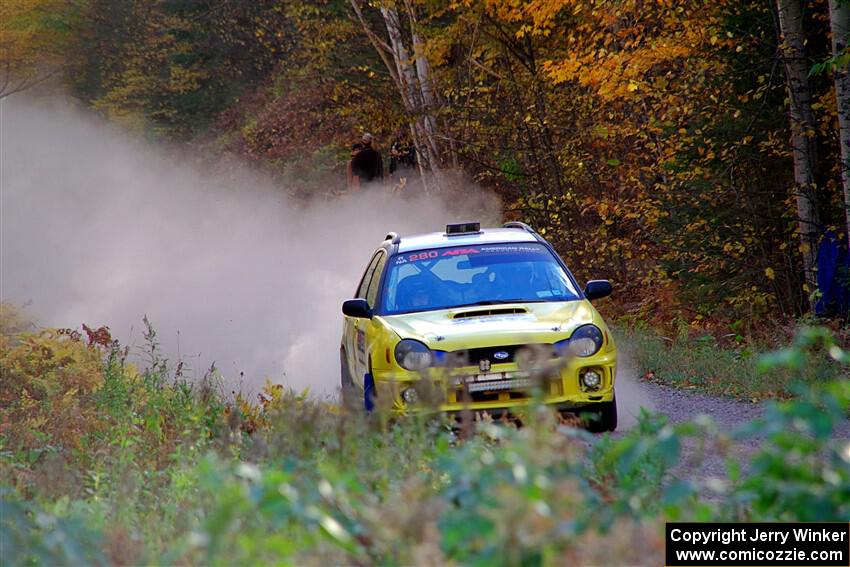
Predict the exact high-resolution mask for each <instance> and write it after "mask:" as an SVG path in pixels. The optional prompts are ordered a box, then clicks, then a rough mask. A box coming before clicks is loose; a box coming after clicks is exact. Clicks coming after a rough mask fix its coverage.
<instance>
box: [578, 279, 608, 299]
mask: <svg viewBox="0 0 850 567" xmlns="http://www.w3.org/2000/svg"><path fill="white" fill-rule="evenodd" d="M612 291H614V288H613V287H612V286H611V282H609V281H608V280H590V281H589V282H587V285H586V286H585V287H584V296H585V297H586V298H587V299H590V300H594V299H601V298H603V297H608V296H609V295H611V292H612Z"/></svg>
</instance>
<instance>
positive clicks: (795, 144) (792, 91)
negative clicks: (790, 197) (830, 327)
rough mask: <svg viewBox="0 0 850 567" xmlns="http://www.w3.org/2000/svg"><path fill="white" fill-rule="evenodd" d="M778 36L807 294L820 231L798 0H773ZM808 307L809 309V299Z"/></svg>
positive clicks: (812, 119)
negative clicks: (784, 80)
mask: <svg viewBox="0 0 850 567" xmlns="http://www.w3.org/2000/svg"><path fill="white" fill-rule="evenodd" d="M777 7H778V11H779V28H780V33H781V35H782V38H781V39H782V42H781V50H782V60H783V63H784V65H785V76H786V79H787V85H788V98H789V100H790V112H789V115H790V121H791V145H792V151H793V159H794V184H795V186H796V187H795V189H796V191H795V192H796V200H797V222H798V227H799V232H800V252H801V253H802V256H803V272H804V276H805V281H806V286H805V290H806V293H807V295H808V296H809V297H810V298H811V294H812V293H813V292H814V291H815V290H816V289H817V246H818V239H819V236H820V235H819V231H820V220H819V218H818V208H817V198H816V195H815V164H816V163H817V155H816V144H817V138H816V131H817V130H816V123H815V117H814V113H813V111H812V101H811V93H810V91H809V83H808V64H807V61H806V58H805V51H804V42H805V38H804V36H803V10H802V0H777ZM809 301H810V305H809V307H810V308H811V307H812V306H813V305H811V299H810V300H809Z"/></svg>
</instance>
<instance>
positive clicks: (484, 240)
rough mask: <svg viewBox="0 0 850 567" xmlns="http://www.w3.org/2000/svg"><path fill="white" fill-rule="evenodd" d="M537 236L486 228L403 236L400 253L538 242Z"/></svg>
mask: <svg viewBox="0 0 850 567" xmlns="http://www.w3.org/2000/svg"><path fill="white" fill-rule="evenodd" d="M537 241H538V240H537V235H535V234H534V233H532V232H528V231H526V230H523V229H520V228H485V229H482V230H481V231H480V232H476V233H469V234H458V235H457V236H454V235H453V236H446V233H445V232H430V233H428V234H416V235H412V236H402V237H401V239H400V241H399V243H398V251H399V252H412V251H415V250H425V249H428V248H446V247H448V246H474V245H477V244H503V243H506V242H537Z"/></svg>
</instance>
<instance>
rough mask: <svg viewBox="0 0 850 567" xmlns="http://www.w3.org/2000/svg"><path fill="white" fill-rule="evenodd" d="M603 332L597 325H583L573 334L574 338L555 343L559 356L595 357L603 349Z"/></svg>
mask: <svg viewBox="0 0 850 567" xmlns="http://www.w3.org/2000/svg"><path fill="white" fill-rule="evenodd" d="M603 342H604V339H603V338H602V331H600V330H599V327H597V326H596V325H582V326H581V327H579V328H578V329H576V330H575V331H574V332H573V336H571V337H570V338H568V339H564V340H562V341H558V342H557V343H555V345H554V346H555V354H556V355H557V356H561V357H564V356H580V357H588V356H593V355H594V354H596V353H597V352H599V349H601V348H602V343H603Z"/></svg>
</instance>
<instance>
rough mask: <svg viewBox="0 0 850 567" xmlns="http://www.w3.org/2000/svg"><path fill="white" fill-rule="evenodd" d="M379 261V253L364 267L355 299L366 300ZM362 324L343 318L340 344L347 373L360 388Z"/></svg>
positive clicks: (359, 321) (361, 374) (363, 345)
mask: <svg viewBox="0 0 850 567" xmlns="http://www.w3.org/2000/svg"><path fill="white" fill-rule="evenodd" d="M379 259H380V253H379V252H376V253H375V255H374V256H372V259H371V260H370V261H369V264H368V265H367V266H366V271H365V272H363V277H361V278H360V283H359V284H358V285H357V291H356V292H355V294H354V297H355V298H356V299H366V291H367V289H368V287H369V283H370V282H371V281H372V274H373V273H374V272H375V267H376V266H377V264H378V260H379ZM362 322H363V319H358V318H357V317H348V316H347V315H344V316H343V332H342V344H343V347H344V348H345V354H346V362H347V364H348V371H349V373H350V375H351V377H352V379H353V380H354V383H355V384H359V385H360V386H362V385H363V372H361V368H362V364H361V363H360V362H359V359H360V358H362V356H363V355H362V354H361V350H365V344H366V343H365V334H364V333H365V328H363V327H364V326H363V324H362Z"/></svg>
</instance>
